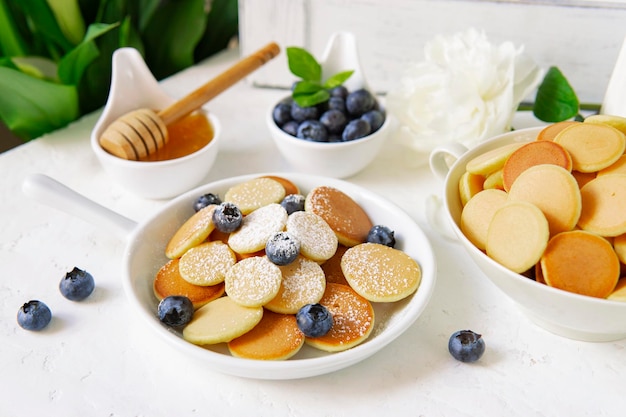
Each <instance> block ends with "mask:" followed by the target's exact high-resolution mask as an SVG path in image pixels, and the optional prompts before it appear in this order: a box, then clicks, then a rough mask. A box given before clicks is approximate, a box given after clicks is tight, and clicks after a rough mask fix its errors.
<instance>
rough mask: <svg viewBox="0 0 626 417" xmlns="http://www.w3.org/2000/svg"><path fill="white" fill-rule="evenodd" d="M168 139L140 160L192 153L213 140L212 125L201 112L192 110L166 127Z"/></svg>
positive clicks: (162, 159)
mask: <svg viewBox="0 0 626 417" xmlns="http://www.w3.org/2000/svg"><path fill="white" fill-rule="evenodd" d="M167 132H168V136H169V139H168V141H167V143H166V144H165V145H164V146H163V147H162V148H161V149H159V150H158V151H156V152H154V153H152V154H150V155H147V156H145V157H144V158H142V159H141V160H142V161H166V160H168V159H175V158H180V157H182V156H185V155H189V154H192V153H194V152H196V151H197V150H199V149H201V148H203V147H205V146H206V145H207V144H208V143H209V142H211V140H213V134H214V132H213V126H211V123H210V122H209V120H208V119H207V117H206V115H205V114H204V113H202V112H194V113H191V114H190V115H188V116H185V117H183V118H182V119H180V120H178V121H177V122H174V123H172V124H170V125H169V126H168V127H167Z"/></svg>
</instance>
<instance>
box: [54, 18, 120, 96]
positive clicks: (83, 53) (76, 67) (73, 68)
mask: <svg viewBox="0 0 626 417" xmlns="http://www.w3.org/2000/svg"><path fill="white" fill-rule="evenodd" d="M118 26H119V24H117V23H113V24H110V25H108V24H105V23H92V24H91V25H89V28H88V29H87V34H86V35H85V39H84V40H83V41H82V42H81V43H80V44H79V45H78V46H77V47H76V48H74V49H73V50H71V51H70V52H69V53H68V54H67V55H65V56H64V57H63V58H62V59H61V61H60V62H59V79H60V80H61V82H63V83H64V84H69V85H78V83H79V82H80V79H81V78H82V76H83V73H84V72H85V69H86V68H87V67H88V66H89V64H91V63H92V62H93V61H94V60H95V59H96V58H97V57H98V55H100V51H99V50H98V47H97V46H96V44H95V42H94V40H95V39H96V38H98V37H100V36H102V35H104V34H105V33H107V32H109V31H110V30H111V29H114V28H116V27H118Z"/></svg>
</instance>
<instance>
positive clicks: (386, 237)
mask: <svg viewBox="0 0 626 417" xmlns="http://www.w3.org/2000/svg"><path fill="white" fill-rule="evenodd" d="M366 241H367V242H371V243H380V244H381V245H385V246H389V247H391V248H393V247H394V246H396V238H395V237H394V232H393V230H391V229H390V228H388V227H387V226H382V225H376V226H374V227H372V228H371V229H370V231H369V233H368V234H367V239H366Z"/></svg>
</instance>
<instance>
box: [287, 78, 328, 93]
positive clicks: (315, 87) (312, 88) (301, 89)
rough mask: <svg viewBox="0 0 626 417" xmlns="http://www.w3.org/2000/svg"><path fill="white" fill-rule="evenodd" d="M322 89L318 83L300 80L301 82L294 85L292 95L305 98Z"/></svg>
mask: <svg viewBox="0 0 626 417" xmlns="http://www.w3.org/2000/svg"><path fill="white" fill-rule="evenodd" d="M322 89H323V87H322V86H321V85H320V83H316V82H313V81H306V80H302V81H298V82H297V83H296V85H295V86H294V88H293V95H300V96H305V95H309V94H314V93H317V92H318V91H320V90H322Z"/></svg>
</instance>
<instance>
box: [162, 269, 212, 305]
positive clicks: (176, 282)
mask: <svg viewBox="0 0 626 417" xmlns="http://www.w3.org/2000/svg"><path fill="white" fill-rule="evenodd" d="M153 290H154V295H155V296H156V298H157V299H158V300H162V299H164V298H165V297H167V296H170V295H184V296H185V297H187V298H189V300H191V303H192V304H193V306H194V308H199V307H202V306H203V305H205V304H206V303H208V302H210V301H213V300H215V299H216V298H219V297H221V296H222V295H224V284H217V285H211V286H200V285H194V284H191V283H189V282H187V281H185V280H184V279H183V277H181V276H180V271H179V259H172V260H170V261H168V262H167V263H166V264H165V265H163V266H162V267H161V268H160V269H159V272H157V274H156V277H155V279H154V282H153Z"/></svg>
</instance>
